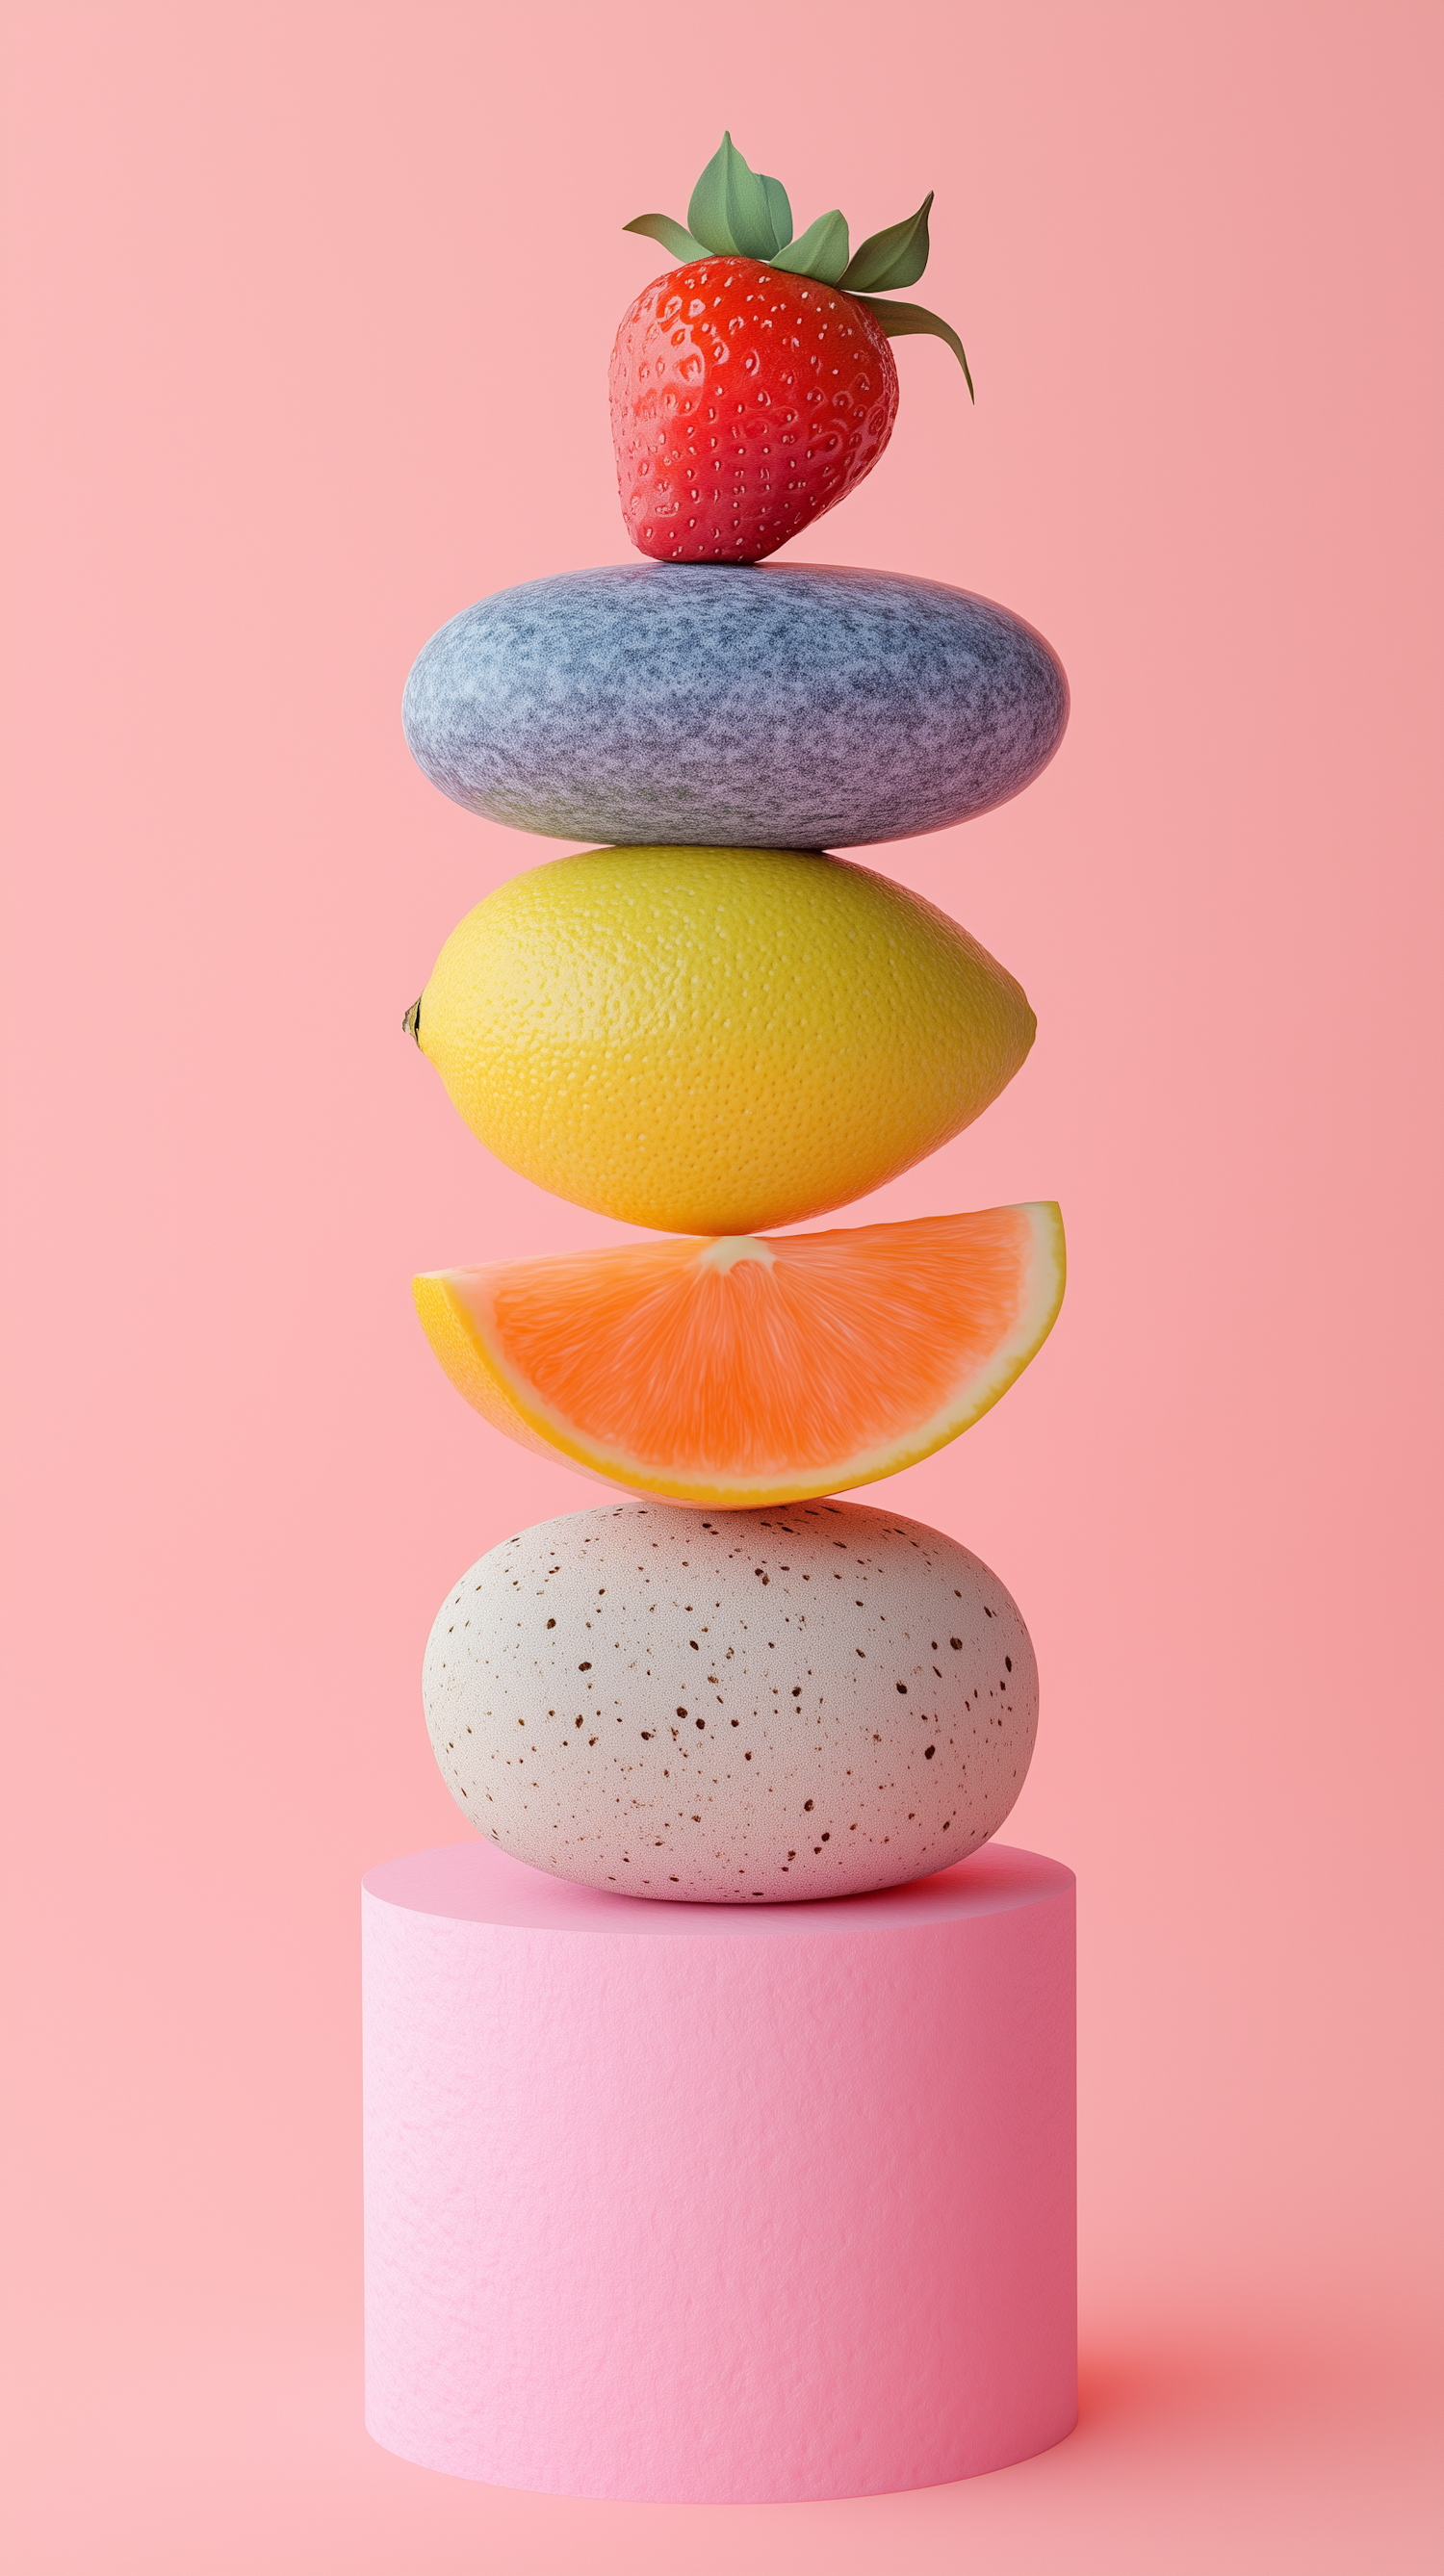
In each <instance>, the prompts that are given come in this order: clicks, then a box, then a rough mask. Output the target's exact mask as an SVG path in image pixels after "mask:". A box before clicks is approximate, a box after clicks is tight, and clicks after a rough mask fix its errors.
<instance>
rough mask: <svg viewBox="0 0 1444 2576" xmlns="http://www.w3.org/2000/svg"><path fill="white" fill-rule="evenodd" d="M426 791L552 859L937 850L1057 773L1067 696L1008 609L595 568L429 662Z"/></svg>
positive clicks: (413, 743)
mask: <svg viewBox="0 0 1444 2576" xmlns="http://www.w3.org/2000/svg"><path fill="white" fill-rule="evenodd" d="M402 715H403V722H404V724H405V727H406V739H407V741H408V743H409V744H410V747H411V751H412V754H413V756H414V758H415V759H416V760H417V761H418V763H419V764H420V766H421V768H422V769H424V770H425V772H426V775H427V777H428V778H429V779H431V780H432V782H433V784H434V785H435V786H437V787H439V788H440V789H441V790H442V792H443V794H444V795H447V796H450V797H452V798H453V799H454V800H455V802H456V803H457V804H458V805H465V806H467V807H469V809H470V810H471V812H472V813H474V814H486V815H489V816H490V817H491V819H492V821H493V822H497V823H509V824H511V825H513V826H514V827H515V828H516V829H518V830H520V831H524V832H544V833H548V834H550V835H551V836H552V837H553V838H555V839H558V840H568V841H611V842H632V843H654V842H662V843H667V842H684V843H686V842H696V843H704V844H712V845H715V846H722V847H726V846H743V847H752V848H761V849H770V848H784V847H785V848H789V849H800V850H801V849H811V850H822V849H846V848H855V847H858V846H859V845H862V844H865V843H869V842H876V841H899V840H906V839H908V838H909V837H911V836H912V835H913V834H915V833H919V832H941V831H944V830H945V829H946V828H947V827H948V825H949V824H953V823H963V822H966V821H968V820H969V819H970V817H971V816H973V815H975V814H985V813H987V812H988V811H989V809H990V808H991V807H992V806H994V805H1001V804H1003V803H1004V802H1005V801H1006V800H1007V798H1008V797H1010V796H1016V795H1017V794H1018V792H1019V790H1020V789H1021V788H1024V787H1026V786H1027V785H1028V783H1029V781H1030V780H1031V779H1033V778H1036V777H1037V775H1038V772H1039V770H1040V769H1042V768H1043V767H1044V766H1045V764H1046V763H1047V762H1048V761H1049V760H1051V758H1052V756H1053V754H1054V752H1055V751H1056V750H1057V748H1058V745H1059V743H1060V742H1061V740H1062V738H1063V728H1064V726H1065V725H1066V723H1067V721H1068V682H1067V679H1066V678H1065V676H1064V672H1063V667H1062V664H1061V663H1060V662H1059V660H1058V658H1057V655H1056V654H1055V653H1054V652H1053V650H1052V648H1051V646H1050V645H1048V644H1047V643H1045V641H1044V639H1043V637H1042V636H1041V635H1039V634H1037V633H1035V631H1034V629H1033V628H1032V627H1031V626H1028V625H1025V623H1024V621H1023V619H1022V618H1021V617H1015V616H1014V615H1013V614H1012V612H1011V610H1009V609H1006V608H999V607H997V606H996V605H995V604H994V603H993V601H991V600H987V599H979V598H976V597H975V596H974V595H973V593H972V592H971V591H966V590H953V589H950V588H949V587H948V586H947V585H946V584H945V583H943V582H936V581H919V580H915V579H913V578H912V577H911V576H910V575H907V574H903V573H882V572H865V571H853V570H850V569H848V568H847V567H845V566H839V565H812V564H652V563H646V564H603V565H601V566H599V567H597V568H596V569H595V570H593V571H589V572H568V573H557V574H554V575H552V576H551V577H550V578H548V579H547V580H544V581H529V582H522V583H520V584H519V585H518V586H517V588H516V589H514V590H503V591H498V592H497V593H496V594H495V596H494V597H493V598H490V599H483V600H478V602H477V603H476V605H475V607H473V608H468V609H465V610H463V612H462V614H461V615H460V616H459V617H454V618H453V619H452V620H451V622H450V624H449V625H447V626H443V627H442V628H441V629H440V630H439V632H438V633H437V634H435V635H433V636H432V638H431V641H430V643H429V644H427V645H425V646H424V647H423V649H422V651H421V653H420V654H419V655H418V656H417V659H416V662H415V664H414V666H413V668H412V672H411V676H410V678H409V679H408V681H407V683H406V695H405V700H404V704H403V710H402Z"/></svg>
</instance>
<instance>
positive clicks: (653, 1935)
mask: <svg viewBox="0 0 1444 2576" xmlns="http://www.w3.org/2000/svg"><path fill="white" fill-rule="evenodd" d="M1073 1898H1074V1883H1073V1878H1072V1874H1071V1872H1070V1871H1068V1870H1066V1869H1063V1868H1061V1867H1060V1866H1059V1865H1058V1863H1057V1862H1056V1861H1050V1860H1042V1859H1039V1858H1038V1857H1036V1856H1035V1855H1034V1854H1032V1853H1030V1852H1022V1851H1012V1850H1009V1849H1007V1848H1000V1847H998V1846H996V1845H993V1846H987V1847H985V1848H984V1849H983V1850H981V1851H979V1852H976V1853H975V1854H974V1855H973V1857H972V1858H971V1859H970V1860H966V1861H962V1862H960V1863H959V1864H958V1865H957V1866H956V1867H955V1868H953V1869H950V1870H946V1871H943V1872H941V1873H940V1874H939V1875H938V1876H936V1877H933V1878H927V1879H920V1880H917V1881H915V1882H914V1883H913V1884H912V1885H911V1886H908V1887H897V1888H890V1889H887V1890H886V1891H884V1892H882V1893H880V1894H877V1895H868V1896H855V1897H845V1898H840V1899H835V1900H833V1901H832V1902H830V1903H823V1904H806V1905H775V1906H761V1907H754V1908H751V1909H749V1910H748V1911H746V1912H744V1911H742V1910H741V1909H740V1908H736V1907H731V1906H712V1905H668V1904H657V1903H649V1902H647V1901H646V1900H644V1899H639V1898H635V1897H625V1896H613V1895H609V1894H604V1893H602V1892H600V1891H597V1890H594V1889H590V1888H582V1887H574V1886H571V1885H569V1884H568V1883H567V1882H565V1881H563V1880H560V1879H554V1878H548V1877H544V1876H543V1875H541V1874H540V1873H539V1872H537V1871H535V1870H531V1869H528V1868H526V1867H524V1866H523V1864H522V1863H521V1862H519V1861H515V1860H511V1859H509V1858H508V1857H506V1855H504V1854H503V1853H500V1852H498V1851H496V1850H495V1849H492V1848H489V1847H488V1846H486V1845H485V1844H483V1843H480V1842H476V1843H457V1844H448V1845H445V1846H443V1848H441V1849H440V1850H438V1851H430V1852H420V1853H417V1854H415V1855H413V1856H412V1857H411V1858H409V1859H406V1860H395V1861H389V1862H386V1863H385V1864H384V1865H383V1866H382V1867H381V1868H379V1869H375V1870H373V1871H372V1872H371V1873H370V1876H369V1877H368V1878H367V1880H366V1882H365V1887H364V1891H363V1897H362V1909H363V1948H364V1983H365V2001H364V2029H365V2121H366V2391H367V2402H366V2420H367V2424H368V2426H369V2428H370V2430H371V2432H372V2433H373V2434H374V2436H375V2438H376V2439H377V2441H379V2442H381V2443H383V2444H385V2446H386V2447H387V2449H389V2450H393V2451H398V2452H400V2453H401V2454H402V2456H403V2457H404V2458H406V2459H409V2460H415V2461H419V2462H421V2463H422V2464H423V2465H424V2466H426V2467H428V2468H434V2469H443V2470H447V2471H449V2472H450V2473H451V2474H452V2475H453V2476H457V2477H468V2478H484V2479H487V2480H489V2481H491V2482H492V2483H494V2484H497V2485H501V2486H513V2487H529V2488H534V2489H540V2490H543V2491H546V2492H549V2493H552V2494H559V2495H584V2496H610V2497H632V2498H651V2499H654V2500H657V2501H670V2502H711V2503H732V2502H737V2503H740V2502H764V2501H783V2500H801V2499H806V2498H817V2497H825V2496H850V2495H873V2494H879V2493H883V2492H887V2491H889V2490H895V2489H898V2488H903V2487H919V2486H935V2485H939V2484H942V2483H943V2482H945V2481H946V2480H948V2479H952V2478H963V2477H972V2476H975V2475H977V2474H978V2473H979V2472H980V2471H982V2470H985V2469H996V2468H1001V2467H1003V2466H1004V2465H1005V2464H1006V2463H1007V2462H1008V2461H1010V2460H1020V2459H1025V2458H1027V2457H1028V2456H1029V2455H1030V2454H1031V2453H1032V2452H1035V2451H1040V2450H1044V2449H1046V2448H1047V2447H1048V2445H1049V2444H1050V2443H1053V2442H1057V2441H1060V2440H1061V2439H1062V2437H1063V2435H1064V2434H1065V2433H1067V2432H1068V2431H1070V2429H1071V2428H1072V2425H1073V2423H1074V2422H1075V2420H1076V2415H1077V2381H1076V2303H1075V2217H1074V2207H1075V2202H1074V1968H1073Z"/></svg>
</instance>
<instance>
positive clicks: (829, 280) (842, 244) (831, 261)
mask: <svg viewBox="0 0 1444 2576" xmlns="http://www.w3.org/2000/svg"><path fill="white" fill-rule="evenodd" d="M772 265H773V267H774V268H785V269H788V270H790V271H791V273H792V275H793V276H794V277H816V278H820V279H821V281H822V283H823V285H824V286H836V285H837V284H838V283H839V282H840V280H841V277H842V273H843V270H844V269H845V268H846V266H847V218H846V216H845V215H841V214H839V212H838V210H837V208H836V206H834V207H833V209H832V212H831V214H830V215H819V216H818V218H817V221H816V223H815V224H809V225H808V227H807V230H806V232H805V233H804V234H803V235H802V237H801V239H800V240H798V241H795V242H794V243H793V244H792V246H791V248H790V249H789V250H780V251H778V253H777V255H776V257H775V258H774V260H773V262H772Z"/></svg>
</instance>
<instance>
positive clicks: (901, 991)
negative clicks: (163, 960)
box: [406, 849, 1037, 1235]
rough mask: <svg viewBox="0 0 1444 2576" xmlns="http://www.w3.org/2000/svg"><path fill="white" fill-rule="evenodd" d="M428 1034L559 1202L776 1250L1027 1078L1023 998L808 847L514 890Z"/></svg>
mask: <svg viewBox="0 0 1444 2576" xmlns="http://www.w3.org/2000/svg"><path fill="white" fill-rule="evenodd" d="M406 1024H407V1026H408V1028H410V1029H411V1030H412V1032H413V1034H414V1035H415V1037H416V1039H417V1042H418V1044H419V1045H420V1047H421V1049H422V1051H423V1053H424V1054H426V1055H428V1056H429V1057H430V1059H431V1061H432V1063H433V1064H434V1065H435V1066H436V1068H437V1071H438V1072H439V1073H440V1075H441V1078H442V1080H443V1082H444V1083H445V1084H446V1087H447V1090H448V1091H449V1092H450V1094H451V1097H452V1099H453V1100H454V1101H455V1103H456V1106H457V1108H458V1109H459V1110H460V1112H461V1114H462V1116H463V1118H465V1120H466V1121H467V1123H468V1125H469V1126H470V1127H472V1128H474V1130H475V1132H476V1134H477V1135H478V1136H479V1137H480V1138H481V1141H482V1143H483V1144H484V1145H487V1146H489V1147H490V1149H491V1151H492V1153H494V1154H496V1155H497V1156H498V1157H499V1158H500V1160H501V1161H502V1162H504V1163H509V1164H510V1165H511V1167H512V1169H513V1171H517V1172H524V1173H525V1174H526V1176H527V1178H528V1179H529V1180H533V1181H538V1182H540V1184H541V1186H542V1188H543V1189H548V1190H554V1191H555V1192H556V1193H557V1195H558V1197H560V1198H564V1199H572V1200H574V1201H575V1202H576V1204H577V1205H578V1206H579V1207H587V1208H596V1209H599V1210H600V1211H601V1213H602V1214H603V1215H606V1216H613V1217H620V1218H622V1219H623V1220H624V1222H626V1223H628V1224H631V1225H644V1226H654V1227H656V1228H657V1229H659V1231H661V1232H662V1233H666V1234H712V1235H723V1234H725V1235H732V1234H754V1233H756V1232H758V1231H759V1230H760V1229H761V1228H763V1227H768V1226H779V1225H790V1224H793V1223H795V1222H797V1221H798V1220H800V1219H802V1218H804V1217H811V1216H820V1215H822V1214H823V1213H824V1212H825V1211H826V1210H827V1209H829V1208H836V1207H841V1206H843V1205H844V1204H845V1203H846V1202H847V1201H848V1200H849V1199H855V1198H860V1197H861V1196H862V1195H863V1194H864V1192H865V1191H868V1190H874V1189H876V1188H877V1187H878V1186H879V1184H880V1183H881V1182H883V1181H886V1180H889V1179H891V1177H892V1176H893V1174H894V1173H896V1172H902V1171H906V1169H907V1168H908V1165H909V1164H911V1163H916V1162H918V1161H920V1160H921V1158H922V1157H923V1155H924V1154H930V1153H932V1152H933V1150H934V1148H935V1147H936V1146H938V1145H941V1144H943V1143H944V1142H945V1141H946V1139H947V1138H948V1137H949V1136H955V1135H956V1134H957V1132H958V1130H959V1128H961V1127H966V1126H968V1125H969V1124H970V1122H971V1121H972V1120H973V1119H974V1118H976V1117H977V1116H978V1115H979V1113H980V1112H981V1111H982V1110H984V1109H986V1108H987V1106H988V1103H989V1101H990V1100H995V1099H996V1098H997V1095H998V1093H999V1092H1000V1091H1001V1090H1002V1088H1003V1086H1004V1084H1005V1083H1006V1082H1009V1081H1010V1080H1011V1079H1012V1077H1013V1075H1014V1074H1015V1073H1016V1072H1017V1070H1018V1067H1019V1065H1020V1064H1021V1063H1022V1061H1023V1058H1024V1057H1025V1055H1026V1054H1027V1052H1028V1049H1029V1047H1030V1046H1031V1045H1032V1043H1033V1034H1034V1030H1035V1027H1036V1025H1037V1024H1036V1022H1035V1020H1034V1017H1033V1014H1032V1012H1031V1010H1030V1009H1029V1007H1028V1001H1027V997H1026V995H1025V994H1024V993H1023V991H1022V989H1021V987H1020V986H1019V985H1017V984H1015V983H1014V981H1013V978H1012V976H1011V975H1009V974H1008V973H1006V971H1005V970H1004V968H1003V967H1001V966H999V965H998V964H997V963H996V961H995V960H994V959H993V958H991V957H990V956H989V955H988V953H987V950H986V949H985V948H981V947H980V946H979V944H978V942H977V941H976V940H975V939H972V938H970V937H969V935H968V933H967V931H966V930H962V929H960V928H959V926H958V924H957V923H956V922H955V921H950V920H949V919H948V917H947V915H946V913H942V912H939V911H938V910H937V908H936V906H935V905H933V904H930V903H925V902H923V900H922V898H921V897H920V896H918V895H915V894H909V893H908V892H907V891H906V890H905V888H903V887H902V886H898V885H894V884H892V883H891V881H890V880H889V879H888V878H887V877H880V876H875V875H874V874H873V872H872V871H871V869H869V868H860V867H856V866H854V865H853V864H852V863H851V862H850V861H849V860H846V859H835V858H828V857H825V856H823V855H821V854H820V853H818V852H815V851H808V850H724V849H612V850H587V851H584V852H582V854H581V855H580V856H579V857H576V858H567V859H552V860H550V861H549V862H548V863H547V864H546V865H545V866H543V867H539V868H532V869H529V870H528V871H527V873H526V874H525V875H523V876H518V877H512V878H511V879H510V880H509V881H508V883H507V884H505V885H502V886H498V888H497V890H496V892H495V893H494V894H490V895H488V896H487V898H486V900H485V902H484V903H479V904H478V905H477V907H476V909H475V911H474V912H469V913H468V914H467V916H466V919H465V920H464V921H463V922H461V923H459V924H458V926H457V928H456V929H455V930H454V931H453V932H452V934H451V937H450V938H449V939H448V941H447V943H446V946H445V947H444V948H443V950H442V952H441V955H440V957H439V958H438V959H437V962H436V967H435V970H434V972H433V974H432V977H431V981H430V983H429V984H428V985H427V987H426V990H425V992H424V993H423V994H422V996H421V999H420V1001H419V1002H418V1003H416V1004H415V1005H414V1006H413V1008H412V1010H410V1011H409V1012H408V1013H407V1021H406Z"/></svg>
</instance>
